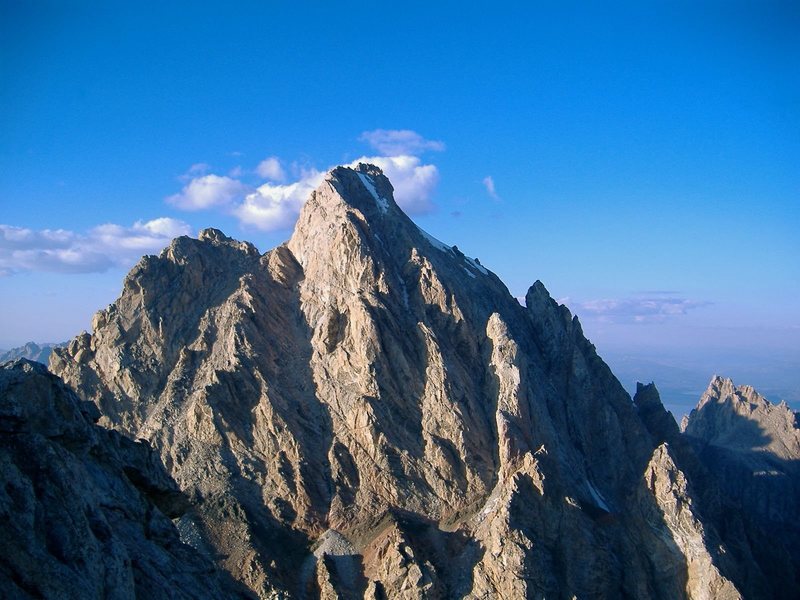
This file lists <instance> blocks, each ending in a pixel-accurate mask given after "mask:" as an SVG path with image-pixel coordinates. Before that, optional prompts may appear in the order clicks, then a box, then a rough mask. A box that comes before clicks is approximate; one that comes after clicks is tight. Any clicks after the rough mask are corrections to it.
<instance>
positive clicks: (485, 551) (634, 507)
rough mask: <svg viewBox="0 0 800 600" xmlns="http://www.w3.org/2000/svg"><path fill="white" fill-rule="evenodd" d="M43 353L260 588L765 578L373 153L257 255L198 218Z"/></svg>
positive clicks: (576, 337)
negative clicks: (440, 232)
mask: <svg viewBox="0 0 800 600" xmlns="http://www.w3.org/2000/svg"><path fill="white" fill-rule="evenodd" d="M50 367H51V369H52V370H53V372H54V373H56V374H58V375H59V376H61V377H62V378H63V379H64V380H65V381H66V382H67V383H68V384H69V385H71V386H74V388H75V389H77V390H78V391H79V393H80V394H81V395H83V396H84V397H85V398H87V399H91V400H93V401H94V402H95V403H96V405H97V406H98V407H99V409H100V412H101V413H102V417H101V421H100V422H101V423H102V424H103V425H106V426H107V427H111V428H114V429H118V430H120V431H121V432H123V433H125V434H127V435H130V436H133V437H137V438H144V439H146V440H148V441H149V442H150V443H151V444H152V445H153V446H154V447H155V448H156V449H157V450H158V452H159V453H160V456H161V459H162V460H163V462H164V464H165V466H166V467H167V469H168V471H169V472H170V474H171V475H172V477H174V479H175V480H176V481H177V482H178V484H179V485H180V487H181V489H182V490H183V492H184V493H185V494H186V495H187V497H188V498H189V500H190V501H191V502H192V503H193V505H194V506H195V514H196V517H195V518H196V522H197V523H198V524H199V526H198V529H199V531H201V533H202V535H203V536H204V538H205V542H204V543H206V544H207V545H208V547H210V548H213V556H215V557H216V559H217V562H218V563H219V565H220V566H222V567H223V568H224V569H226V570H227V571H229V572H230V573H231V574H232V575H233V576H234V577H235V578H236V579H238V580H239V581H240V582H242V583H244V584H245V585H246V586H247V587H249V588H250V590H252V591H253V593H254V594H256V595H257V596H258V597H261V598H268V597H293V598H305V597H325V598H334V597H341V598H350V597H376V598H377V597H389V598H437V597H438V598H466V597H470V598H471V597H477V598H480V597H484V598H497V597H503V598H543V597H565V596H566V597H571V596H573V595H574V596H577V597H620V596H628V597H637V598H646V597H647V598H679V597H693V598H712V597H726V598H734V597H739V594H740V593H743V592H742V590H750V589H753V588H754V586H753V585H752V582H753V581H762V580H766V578H765V577H762V579H758V577H760V576H763V573H762V572H761V571H760V570H759V569H760V567H758V565H756V564H755V563H753V564H752V565H751V564H744V565H743V564H742V563H741V561H739V562H737V560H735V559H736V557H739V556H743V555H744V554H743V552H744V551H742V552H738V553H735V552H728V549H727V547H726V545H725V544H726V541H725V540H726V539H728V538H724V536H721V534H719V533H718V532H717V530H716V529H715V527H716V525H715V524H714V523H712V522H710V521H704V518H705V517H704V514H703V513H702V512H701V510H700V507H699V505H698V504H697V503H695V502H694V501H693V500H692V493H693V486H695V487H697V486H700V485H701V483H700V482H694V481H690V476H689V475H687V474H686V473H684V472H683V471H682V469H683V466H682V465H683V463H682V461H681V457H680V456H678V455H677V453H676V452H675V451H674V450H673V448H672V446H671V445H670V444H669V443H664V440H661V439H658V436H657V435H656V434H654V433H652V432H651V431H649V430H648V427H647V426H646V422H645V420H644V419H643V418H642V416H641V415H640V412H639V410H638V409H637V407H636V405H634V404H633V403H632V402H631V398H630V396H628V394H627V393H626V392H625V391H624V389H623V388H622V386H621V385H620V384H619V382H618V381H617V380H616V378H615V377H614V376H613V374H612V373H611V372H610V370H609V369H608V367H607V366H606V364H605V363H604V362H603V361H602V360H601V359H600V357H598V355H597V353H596V352H595V348H594V346H592V344H591V343H590V342H589V341H588V340H587V339H586V338H585V337H584V335H583V332H582V330H581V326H580V323H579V322H578V320H577V318H573V317H572V315H571V314H570V312H569V310H568V309H567V308H566V307H564V306H560V305H558V304H557V303H556V302H555V301H554V300H553V299H552V298H551V297H550V295H549V294H548V292H547V290H546V289H545V287H544V286H543V285H542V284H541V283H540V282H536V283H535V284H534V285H533V286H532V287H531V288H530V290H529V291H528V294H527V296H526V306H524V307H523V306H521V305H520V304H519V303H518V302H517V300H515V299H514V298H513V297H512V296H511V294H510V293H509V292H508V290H507V289H506V287H505V286H504V285H503V283H502V282H501V281H500V280H499V279H498V278H497V277H496V276H495V275H494V274H493V273H492V272H491V271H489V270H488V269H486V268H485V267H483V266H482V265H481V264H480V263H478V262H477V261H476V260H473V259H471V258H468V257H466V256H464V255H463V253H461V252H460V251H459V250H458V249H457V248H456V247H455V246H454V247H450V246H447V245H445V244H443V243H441V242H439V241H438V240H436V239H435V238H433V237H432V236H430V235H428V234H426V233H425V232H423V231H422V230H421V229H419V228H418V227H416V226H415V225H414V223H413V222H412V221H411V220H410V219H409V218H408V217H407V216H406V215H405V214H404V213H403V212H402V210H401V209H400V208H399V207H398V206H397V204H396V203H395V201H394V199H393V189H392V186H391V183H390V182H389V180H388V179H387V178H386V177H385V176H384V175H383V174H382V172H381V171H380V170H379V169H378V168H377V167H374V166H372V165H364V164H360V165H358V166H357V167H356V168H354V169H353V168H347V167H338V168H335V169H333V170H332V171H330V172H329V173H328V174H327V176H326V177H325V179H324V181H323V182H322V183H321V184H320V186H319V187H318V188H317V189H316V190H315V191H314V192H313V193H312V194H311V195H310V197H309V198H308V200H307V201H306V203H305V205H304V207H303V209H302V212H301V214H300V217H299V219H298V222H297V225H296V227H295V230H294V232H293V234H292V236H291V238H290V239H289V241H288V242H287V243H286V244H284V245H281V246H278V247H277V248H275V249H273V250H270V251H268V252H266V253H265V254H263V255H260V254H259V253H258V252H257V251H256V249H255V248H254V247H253V246H252V245H250V244H247V243H243V242H237V241H235V240H232V239H230V238H228V237H226V236H225V235H223V234H222V233H221V232H219V231H216V230H206V231H204V232H202V233H201V234H200V236H199V238H198V239H191V238H188V237H181V238H178V239H176V240H175V241H174V242H173V243H172V244H171V245H170V246H169V247H168V248H167V249H166V250H164V251H163V252H162V253H161V255H160V256H158V257H153V256H150V257H145V258H143V259H142V260H141V261H140V262H139V264H137V265H136V266H135V267H134V268H133V270H132V271H131V272H130V274H129V275H128V276H127V278H126V279H125V284H124V289H123V292H122V294H121V296H120V297H119V299H118V300H117V301H116V302H115V303H114V304H112V305H111V306H109V307H108V308H107V309H105V310H102V311H100V312H99V313H98V314H97V315H96V316H95V319H94V323H93V333H92V334H81V335H80V336H78V337H76V338H75V339H74V340H72V341H71V342H70V343H69V345H68V346H67V347H66V348H64V349H62V350H56V351H54V354H53V356H52V358H51V361H50ZM658 406H660V401H658ZM676 435H678V436H680V435H681V434H680V433H679V432H678V433H676ZM738 543H739V545H740V546H746V545H747V541H746V540H744V541H742V540H740V541H739V542H738ZM734 555H735V556H734ZM728 556H733V557H734V558H731V559H723V558H722V557H728ZM726 560H727V562H726ZM790 563H791V561H789V563H786V564H790ZM784 566H786V565H784ZM787 568H788V567H787ZM748 586H750V587H748ZM769 589H771V588H769ZM752 597H757V595H754V596H752Z"/></svg>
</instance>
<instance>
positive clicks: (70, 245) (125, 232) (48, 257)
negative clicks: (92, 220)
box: [0, 217, 190, 275]
mask: <svg viewBox="0 0 800 600" xmlns="http://www.w3.org/2000/svg"><path fill="white" fill-rule="evenodd" d="M189 233H190V227H189V225H187V224H186V223H184V222H183V221H179V220H177V219H171V218H167V217H162V218H159V219H153V220H152V221H146V222H145V221H136V223H134V224H133V225H132V226H130V227H123V226H121V225H116V224H113V223H106V224H103V225H98V226H97V227H94V228H92V229H90V230H89V231H88V232H87V233H85V234H79V233H76V232H74V231H67V230H65V229H55V230H54V229H41V230H33V229H27V228H23V227H14V226H11V225H0V274H3V275H12V274H14V273H19V272H24V271H50V272H57V273H97V272H103V271H107V270H108V269H110V268H112V267H130V266H131V265H132V264H133V263H135V262H136V261H137V260H138V259H139V258H140V257H141V256H142V255H143V254H152V253H156V252H159V251H160V250H161V249H163V248H164V247H165V246H166V245H167V244H169V242H170V241H171V240H172V239H173V238H174V237H177V236H180V235H188V234H189Z"/></svg>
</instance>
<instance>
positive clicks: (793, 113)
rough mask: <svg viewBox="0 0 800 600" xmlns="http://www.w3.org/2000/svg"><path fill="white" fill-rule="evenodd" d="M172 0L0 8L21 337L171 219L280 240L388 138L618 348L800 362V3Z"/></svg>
mask: <svg viewBox="0 0 800 600" xmlns="http://www.w3.org/2000/svg"><path fill="white" fill-rule="evenodd" d="M162 4H165V3H115V2H102V3H101V2H22V1H19V2H18V1H9V0H3V1H2V2H0V11H2V12H1V13H0V81H1V82H2V83H1V84H0V208H1V210H2V212H0V224H2V225H4V228H3V229H2V230H1V231H0V233H2V236H0V244H2V246H0V273H2V274H3V275H2V276H1V277H0V309H2V310H1V311H0V312H2V315H1V316H0V347H9V346H11V345H17V344H19V343H21V342H24V341H27V340H29V339H33V340H36V341H47V340H61V339H65V338H68V337H71V336H72V335H74V334H75V333H77V332H78V331H79V330H80V329H83V328H88V327H89V319H90V315H91V314H92V313H93V312H94V311H95V310H96V309H97V308H99V307H101V306H104V305H106V304H107V303H109V302H111V301H112V300H113V299H114V298H115V297H116V295H117V294H118V293H119V290H120V288H121V282H122V278H123V276H124V273H125V272H126V270H127V268H128V267H129V266H130V265H131V264H132V263H133V262H135V260H136V257H137V256H138V255H139V254H141V253H142V252H155V251H157V250H158V248H159V247H160V246H163V244H164V243H165V241H166V240H167V239H168V238H169V237H170V236H171V235H173V234H178V233H183V232H188V233H191V234H195V233H196V232H197V230H198V229H199V228H202V227H206V226H215V227H219V228H222V229H223V230H224V231H225V232H226V233H228V234H229V235H232V236H234V237H238V238H244V239H249V240H251V241H253V242H254V243H256V245H258V246H259V247H260V248H261V249H262V250H267V249H269V248H271V247H273V246H274V245H276V244H278V243H280V242H281V241H283V240H284V239H286V238H287V237H288V236H289V233H290V230H291V222H292V219H293V216H294V215H295V214H296V211H297V210H298V208H299V206H300V204H301V203H302V194H303V193H304V191H305V190H307V188H308V187H309V186H310V185H312V184H313V183H314V182H315V181H316V180H315V177H318V173H319V172H321V171H324V170H325V169H327V168H328V167H330V166H332V165H335V164H344V163H349V162H351V161H354V160H357V159H359V158H360V157H369V158H376V159H378V160H382V161H383V164H384V165H389V166H390V168H389V169H388V170H389V171H391V173H390V175H394V177H393V179H395V184H396V187H398V189H400V188H402V189H403V190H404V191H403V193H402V194H398V195H402V196H403V197H402V201H403V204H404V206H405V207H406V208H407V210H408V211H409V213H411V214H412V217H413V218H414V219H415V220H416V221H417V222H418V223H419V224H420V225H421V226H423V227H424V228H425V229H427V230H428V231H430V232H431V233H433V234H434V235H436V236H437V237H439V238H440V239H442V240H444V241H445V242H448V243H451V244H457V245H458V246H459V248H461V249H462V250H463V251H464V252H466V253H467V254H471V255H474V256H478V257H480V259H481V261H482V262H483V263H484V264H486V265H487V266H488V267H489V268H491V269H492V270H494V271H495V272H496V273H498V274H499V275H500V276H501V278H502V279H503V280H504V281H505V282H506V283H507V284H508V286H509V289H510V290H511V292H512V293H513V294H515V295H518V296H522V295H524V293H525V291H526V289H527V287H528V286H529V285H530V284H531V283H532V282H533V281H535V280H536V279H541V280H542V281H543V282H544V283H545V285H546V286H547V287H548V289H549V290H550V292H551V293H552V294H553V296H554V297H556V298H558V299H560V300H562V301H564V302H566V303H567V304H568V305H569V306H570V307H571V308H572V309H573V310H574V311H575V312H576V313H577V314H579V315H580V317H581V320H582V322H583V323H584V328H585V330H586V331H587V333H588V334H589V336H590V337H591V339H592V340H593V341H595V343H596V344H597V345H598V348H599V350H600V352H601V354H603V353H604V351H605V352H607V353H608V354H609V355H615V354H616V355H620V356H621V355H625V356H628V355H629V354H630V353H633V354H636V355H637V356H644V355H645V354H646V355H648V356H650V357H652V356H656V357H659V360H662V359H663V357H665V356H668V355H672V356H675V355H689V354H692V353H700V354H702V356H703V357H704V360H705V362H706V363H708V364H707V365H706V367H707V368H708V369H713V370H717V371H723V374H726V373H724V371H725V370H726V369H729V368H730V366H731V365H732V364H733V362H731V360H727V362H726V359H724V358H723V357H724V356H727V355H728V354H730V352H732V351H734V350H736V352H737V353H738V354H737V356H738V358H737V360H738V361H739V362H742V361H744V362H745V363H747V361H748V356H749V357H751V358H752V360H751V361H750V363H748V364H751V365H752V364H755V363H758V364H762V363H763V365H764V369H765V371H764V372H767V371H769V369H768V368H767V367H770V366H771V365H774V364H777V363H780V364H786V365H788V366H787V369H786V373H791V372H794V373H798V372H800V309H799V308H798V305H800V303H798V302H797V298H798V297H800V260H798V259H799V258H800V243H799V242H798V236H797V233H796V232H797V231H798V228H799V227H800V72H799V71H800V68H799V67H798V65H800V5H798V4H797V3H796V2H795V3H792V2H734V1H730V2H719V3H710V2H700V3H690V2H652V3H638V2H637V3H614V4H613V6H607V5H601V4H600V3H556V2H547V3H542V2H533V3H507V4H498V3H473V4H465V5H458V7H457V8H456V7H455V5H441V6H431V5H429V4H428V3H425V4H423V3H409V2H406V3H402V4H397V5H395V6H383V5H382V4H381V3H373V4H364V3H338V5H337V6H335V7H333V6H327V5H323V3H302V2H295V3H280V4H278V3H263V2H259V3H255V2H254V3H238V4H237V6H236V7H235V8H233V7H231V6H226V5H224V4H222V3H218V4H216V5H215V4H212V3H199V4H198V3H178V2H175V3H169V6H163V5H162ZM645 4H646V5H647V7H646V8H645V7H644V5H645ZM294 184H297V185H294ZM248 198H249V200H248ZM190 209H191V210H190ZM715 356H717V357H719V359H718V360H717V361H716V362H715V360H714V357H715ZM759 361H760V363H759ZM704 364H705V363H704ZM612 366H613V364H612ZM706 367H704V368H706ZM710 375H711V373H708V377H710ZM734 375H735V373H734ZM766 377H767V376H765V378H766ZM772 377H777V376H774V375H773V376H772ZM799 377H800V376H795V377H794V378H792V376H791V375H786V377H785V379H786V381H787V382H788V383H786V385H784V386H783V388H782V389H786V390H790V389H793V390H794V392H791V391H790V392H787V393H786V394H784V395H786V396H787V397H791V396H790V394H791V393H797V399H798V400H800V380H798V378H799ZM756 379H758V377H756ZM656 383H658V381H656ZM743 383H753V384H755V385H758V384H759V381H748V382H743ZM767 383H769V382H768V381H766V380H765V382H764V385H766V384H767ZM781 393H783V392H781Z"/></svg>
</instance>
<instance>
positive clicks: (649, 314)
mask: <svg viewBox="0 0 800 600" xmlns="http://www.w3.org/2000/svg"><path fill="white" fill-rule="evenodd" d="M709 304H710V302H704V301H698V300H689V299H687V298H679V297H674V296H666V295H665V296H651V297H641V298H639V297H637V298H624V299H616V300H615V299H601V300H588V301H586V302H579V303H575V304H572V306H571V308H573V309H574V311H575V312H576V313H578V314H579V315H581V316H583V317H590V318H596V319H598V320H602V321H609V322H634V323H647V322H657V321H664V320H666V319H669V318H671V317H676V316H681V315H685V314H687V313H688V312H689V311H690V310H693V309H696V308H700V307H703V306H708V305H709Z"/></svg>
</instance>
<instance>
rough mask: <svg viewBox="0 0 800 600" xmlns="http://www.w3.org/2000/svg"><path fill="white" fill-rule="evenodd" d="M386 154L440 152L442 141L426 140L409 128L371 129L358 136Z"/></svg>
mask: <svg viewBox="0 0 800 600" xmlns="http://www.w3.org/2000/svg"><path fill="white" fill-rule="evenodd" d="M358 139H359V140H360V141H362V142H366V143H367V144H369V145H370V146H372V147H373V148H374V149H375V150H377V151H378V152H380V153H381V154H385V155H386V156H401V155H412V156H414V155H418V154H422V153H423V152H427V151H434V152H442V151H443V150H444V148H445V146H444V142H440V141H438V140H426V139H425V138H424V137H422V136H421V135H420V134H418V133H417V132H416V131H411V130H410V129H373V130H372V131H365V132H364V133H362V134H361V136H360V137H359V138H358Z"/></svg>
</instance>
